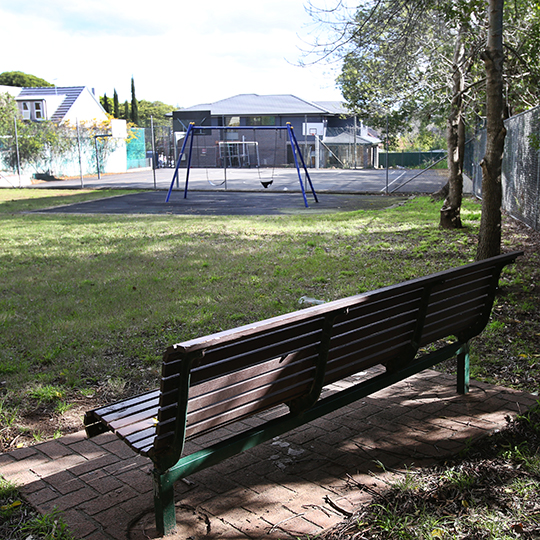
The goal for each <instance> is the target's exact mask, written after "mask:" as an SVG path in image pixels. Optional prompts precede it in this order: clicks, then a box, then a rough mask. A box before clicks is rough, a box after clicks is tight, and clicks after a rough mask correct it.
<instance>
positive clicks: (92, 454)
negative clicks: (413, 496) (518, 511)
mask: <svg viewBox="0 0 540 540" xmlns="http://www.w3.org/2000/svg"><path fill="white" fill-rule="evenodd" d="M537 399H538V398H537V396H532V395H530V394H526V393H524V392H517V391H513V390H510V389H507V388H501V387H495V386H489V385H486V384H482V383H477V382H473V383H472V385H471V392H470V393H469V394H468V395H467V396H460V395H457V394H456V392H455V379H454V377H451V376H448V375H443V374H440V373H437V372H435V371H425V372H423V373H421V374H419V375H416V376H415V377H412V378H410V379H408V380H406V381H404V382H402V383H399V384H396V385H394V386H392V387H391V388H387V389H385V390H382V391H380V392H378V393H377V394H374V395H372V396H369V397H367V398H365V399H363V400H360V401H359V402H357V403H355V404H353V405H351V406H348V407H345V408H343V409H341V410H339V411H335V412H334V413H331V414H329V415H327V416H326V417H324V418H321V419H318V420H316V421H314V422H312V423H311V424H308V425H307V426H302V427H301V428H298V429H296V430H294V431H291V432H290V433H286V434H284V435H282V436H281V437H278V438H276V439H274V440H273V441H269V442H267V443H265V444H263V445H260V446H258V447H256V448H253V449H251V450H248V451H247V452H245V453H244V454H241V455H239V456H235V457H233V458H231V459H229V460H227V461H225V462H223V463H221V464H219V465H216V466H215V467H212V468H210V469H207V470H204V471H201V472H199V473H197V474H194V475H192V476H191V477H189V478H188V479H187V480H186V481H180V482H178V484H177V486H176V491H177V495H176V500H177V519H178V522H179V528H178V531H177V533H175V534H173V535H171V536H170V538H188V537H190V536H191V537H193V538H208V539H211V538H219V539H222V540H229V539H230V540H242V539H253V538H265V539H268V540H277V539H282V540H285V539H287V538H289V539H291V538H295V537H298V536H299V535H315V534H317V533H320V532H321V531H322V530H324V529H326V528H328V527H330V526H332V525H334V524H336V523H338V522H339V521H340V520H341V519H342V518H343V515H342V514H341V513H340V510H342V511H343V512H349V511H352V510H353V509H354V508H355V507H357V506H358V505H359V504H361V503H364V502H366V501H368V500H369V492H370V490H371V489H373V488H375V487H377V485H380V484H381V483H382V480H383V479H384V476H385V475H388V474H389V473H387V472H386V471H385V470H384V468H386V469H393V468H398V469H399V468H400V467H404V466H411V465H413V466H414V465H417V466H422V465H428V464H430V463H433V462H434V461H435V460H436V459H438V458H441V457H443V456H445V455H447V454H448V453H450V452H455V451H457V450H459V449H461V448H463V447H464V446H465V445H466V444H467V442H468V441H469V440H470V439H474V438H478V437H481V436H482V435H485V434H487V433H489V432H490V431H492V430H494V429H500V428H502V427H504V425H505V423H506V420H505V418H506V417H507V416H511V417H513V416H515V415H516V414H517V413H521V412H524V411H526V410H527V409H528V408H530V407H531V406H532V405H533V404H534V403H535V402H536V400H537ZM250 422H254V421H253V420H251V419H250V421H248V422H247V424H250ZM234 429H236V428H235V427H231V431H232V430H234ZM216 435H217V434H212V435H211V437H212V438H213V439H215V437H216ZM189 444H190V445H191V446H193V447H194V448H195V447H197V444H202V441H199V440H196V441H193V442H191V443H189ZM381 464H382V465H383V468H382V469H381V467H380V465H381ZM0 474H1V475H2V476H3V477H4V478H6V479H9V480H11V481H14V482H17V483H18V484H19V485H20V487H21V492H22V494H23V495H24V496H25V497H26V498H27V500H28V501H29V502H30V503H31V504H33V505H34V506H35V507H36V509H37V510H39V511H40V512H50V511H51V510H52V509H53V508H55V507H56V508H59V509H60V510H62V511H63V516H64V519H65V521H66V522H67V523H68V525H69V527H70V529H71V531H72V532H73V534H74V536H75V537H76V538H78V539H81V540H82V539H85V540H110V539H118V540H144V539H146V538H153V537H155V527H154V523H153V513H152V505H153V500H152V477H151V464H150V461H149V460H147V459H145V458H141V457H140V456H136V455H134V454H133V453H132V452H131V450H130V449H129V448H128V447H127V446H126V445H125V444H123V443H122V442H121V441H119V440H118V439H117V438H116V436H115V435H113V434H104V435H100V436H98V437H96V438H94V439H91V440H88V439H86V437H85V435H84V433H83V432H80V433H76V434H73V435H69V436H66V437H63V438H61V439H57V440H55V441H48V442H45V443H42V444H38V445H36V446H33V447H31V448H21V449H18V450H15V451H13V452H10V453H8V454H3V455H0ZM362 486H365V487H366V488H365V489H363V488H362Z"/></svg>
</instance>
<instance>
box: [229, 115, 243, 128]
mask: <svg viewBox="0 0 540 540" xmlns="http://www.w3.org/2000/svg"><path fill="white" fill-rule="evenodd" d="M225 125H226V126H228V127H236V126H239V125H240V117H239V116H226V117H225Z"/></svg>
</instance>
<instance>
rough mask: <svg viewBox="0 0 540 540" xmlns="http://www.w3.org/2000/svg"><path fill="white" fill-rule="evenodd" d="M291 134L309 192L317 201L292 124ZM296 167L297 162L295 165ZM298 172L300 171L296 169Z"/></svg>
mask: <svg viewBox="0 0 540 540" xmlns="http://www.w3.org/2000/svg"><path fill="white" fill-rule="evenodd" d="M291 135H292V136H293V138H294V144H295V145H296V148H297V150H298V155H299V156H300V161H301V162H302V167H303V168H304V172H305V173H306V178H307V180H308V182H309V187H310V188H311V193H312V194H313V198H314V199H315V202H317V203H318V202H319V199H318V198H317V193H315V188H314V187H313V183H312V182H311V177H310V176H309V172H308V169H307V167H306V162H305V161H304V156H303V155H302V152H300V145H299V144H298V139H297V138H296V135H295V133H294V131H293V129H292V126H291ZM296 167H297V168H299V167H298V164H297V165H296ZM298 174H300V171H298ZM301 183H302V181H300V184H301Z"/></svg>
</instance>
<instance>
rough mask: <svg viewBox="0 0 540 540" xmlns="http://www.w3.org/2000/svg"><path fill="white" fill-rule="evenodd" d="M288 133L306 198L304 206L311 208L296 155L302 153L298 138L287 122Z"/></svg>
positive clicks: (303, 194)
mask: <svg viewBox="0 0 540 540" xmlns="http://www.w3.org/2000/svg"><path fill="white" fill-rule="evenodd" d="M287 132H288V133H289V141H291V148H292V154H293V157H294V164H295V165H296V172H297V173H298V181H299V182H300V189H301V190H302V197H304V205H305V207H306V208H309V204H308V201H307V197H306V190H305V189H304V184H303V182H302V174H301V173H300V167H299V165H298V157H297V155H296V152H300V149H299V148H298V146H297V145H298V143H297V142H296V138H295V136H294V133H293V130H292V125H291V123H290V122H287Z"/></svg>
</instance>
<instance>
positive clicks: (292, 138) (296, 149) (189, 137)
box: [165, 122, 319, 208]
mask: <svg viewBox="0 0 540 540" xmlns="http://www.w3.org/2000/svg"><path fill="white" fill-rule="evenodd" d="M197 129H206V130H208V129H211V130H214V129H216V130H235V131H236V130H241V129H251V130H254V129H286V130H287V133H288V135H289V142H290V143H291V148H292V153H293V157H294V164H295V166H296V171H297V173H298V181H299V182H300V189H301V190H302V196H303V197H304V205H305V206H306V208H309V204H308V200H307V196H306V190H305V189H304V184H303V182H302V173H301V172H300V164H299V162H298V157H300V162H301V164H302V167H303V169H304V171H305V173H306V179H307V181H308V182H309V186H310V188H311V193H312V194H313V198H314V199H315V202H317V203H318V202H319V199H318V198H317V194H316V193H315V188H314V187H313V183H312V182H311V177H310V176H309V172H308V169H307V167H306V163H305V161H304V156H303V155H302V152H301V150H300V145H299V144H298V140H297V139H296V135H295V134H294V130H293V126H292V125H291V123H290V122H287V124H286V125H285V126H235V127H226V126H196V125H195V123H194V122H192V123H190V124H189V126H188V129H187V131H186V136H185V137H184V142H183V144H182V149H181V150H180V154H179V155H178V159H177V161H176V167H175V169H174V174H173V178H172V181H171V185H170V187H169V191H168V193H167V198H166V199H165V202H169V199H170V198H171V193H172V190H173V186H174V183H175V182H178V178H179V175H178V169H179V168H180V162H181V160H182V157H183V156H184V153H185V152H186V146H187V144H188V141H189V149H188V154H187V156H188V157H187V168H186V180H185V185H184V199H187V191H188V183H189V171H190V169H191V157H192V153H193V138H194V136H195V130H197Z"/></svg>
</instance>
